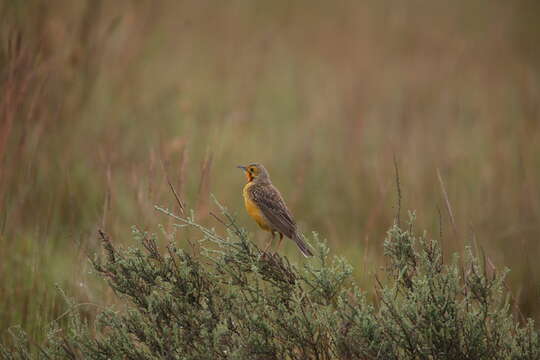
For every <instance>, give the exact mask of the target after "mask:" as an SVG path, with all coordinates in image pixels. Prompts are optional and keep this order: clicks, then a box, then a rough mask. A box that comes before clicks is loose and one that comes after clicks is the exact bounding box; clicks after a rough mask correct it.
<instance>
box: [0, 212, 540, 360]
mask: <svg viewBox="0 0 540 360" xmlns="http://www.w3.org/2000/svg"><path fill="white" fill-rule="evenodd" d="M160 210H161V211H163V212H165V213H166V214H168V215H170V216H173V217H174V218H175V219H176V220H177V221H178V224H177V226H179V227H180V226H190V227H194V228H196V229H198V230H200V232H201V233H202V234H203V236H202V240H201V241H200V242H199V243H197V244H192V245H193V247H192V248H193V251H183V250H181V249H179V248H177V246H176V241H175V240H174V234H170V233H165V232H164V236H163V239H164V240H160V239H158V237H157V236H155V235H151V234H148V233H146V232H143V231H140V230H139V229H137V228H134V230H133V234H134V237H135V239H136V240H137V241H138V243H139V244H140V246H139V247H134V248H129V249H126V250H122V249H118V248H116V247H115V246H114V245H113V243H112V242H111V241H110V239H109V238H108V237H107V236H106V235H105V234H101V235H102V239H103V246H104V249H105V256H103V257H102V258H101V259H100V258H96V259H94V260H93V265H94V269H95V271H96V272H97V273H98V274H99V275H100V276H101V277H103V278H104V279H105V280H106V281H107V282H108V284H109V285H110V287H111V288H112V289H114V291H115V293H116V294H117V295H118V296H119V297H120V298H121V299H123V300H124V303H125V307H123V308H122V309H113V308H110V309H107V310H105V311H103V312H102V313H101V315H100V316H99V317H98V319H97V320H96V321H95V322H94V323H92V324H88V323H86V322H85V321H83V320H81V318H80V317H79V316H78V314H77V311H73V312H72V313H71V315H70V321H69V325H68V326H67V327H64V328H63V329H60V328H53V329H51V330H50V332H49V340H48V342H47V343H46V344H44V345H41V346H36V345H35V344H29V341H28V340H27V339H26V338H25V336H24V334H23V333H22V332H14V337H15V341H14V345H12V346H10V347H9V348H8V347H3V348H1V350H0V355H1V357H2V358H3V359H26V358H31V357H37V358H41V359H193V360H195V359H197V360H199V359H200V360H202V359H297V360H301V359H317V360H323V359H399V360H401V359H539V358H540V342H539V338H538V332H537V331H536V330H535V328H534V325H533V323H532V321H529V322H527V323H525V324H521V325H520V324H519V323H518V322H517V321H515V320H514V319H513V318H512V315H511V312H510V310H509V301H508V296H507V294H506V292H505V290H504V284H503V280H504V275H505V272H502V273H493V274H488V273H487V272H486V270H485V268H484V266H483V264H482V261H480V260H479V259H478V258H477V257H475V256H474V255H473V253H472V252H471V251H469V252H468V257H467V258H466V259H463V261H461V260H460V259H458V258H457V256H456V257H454V258H453V259H452V261H451V262H450V263H445V262H444V261H443V255H442V253H441V249H440V246H439V244H438V243H437V241H434V240H428V239H427V238H426V236H425V234H420V235H418V234H416V233H415V231H414V229H413V222H414V218H413V217H412V216H411V219H410V222H409V224H408V226H407V227H406V228H405V229H403V228H400V227H399V226H397V225H394V226H393V227H392V228H391V229H390V230H389V231H388V235H387V238H386V240H385V242H384V250H385V255H386V257H387V259H388V261H387V262H388V264H387V272H386V276H385V278H384V279H381V280H380V281H379V280H377V282H378V291H377V299H378V301H376V305H373V304H370V302H369V301H368V300H367V299H366V297H365V294H364V291H363V290H362V289H360V288H359V287H358V286H356V285H355V284H354V282H353V279H352V278H351V272H352V268H351V266H350V265H349V264H348V263H347V262H346V261H344V260H343V259H342V258H339V257H330V256H329V250H328V248H327V246H326V245H325V243H324V242H322V241H319V240H318V237H317V235H316V234H314V235H313V237H312V242H313V244H314V248H315V250H316V256H315V257H314V258H313V259H308V260H306V261H305V262H304V263H303V264H301V265H296V264H291V263H289V261H288V259H287V258H286V257H283V256H281V255H279V254H273V253H265V252H263V251H261V250H260V249H259V248H258V247H257V246H256V245H255V244H254V243H253V242H251V241H250V239H249V238H248V236H247V233H246V232H245V231H244V230H243V229H241V228H239V227H238V226H237V225H236V224H235V223H234V221H233V219H232V217H231V216H230V215H228V214H227V212H226V211H224V212H223V215H224V220H222V221H223V224H224V225H225V226H226V229H227V230H226V232H227V233H226V235H219V234H218V233H217V232H216V231H214V230H213V229H208V228H205V227H203V226H200V225H198V224H197V223H196V222H195V221H194V219H193V218H192V217H191V218H181V217H178V216H176V215H174V214H172V213H170V212H169V211H167V210H164V209H160ZM161 242H166V243H167V245H166V246H165V245H164V246H159V244H160V243H161ZM160 248H163V250H162V251H160ZM73 305H75V304H73ZM36 347H37V351H35V352H34V351H32V350H31V349H32V348H36ZM30 354H35V355H30Z"/></svg>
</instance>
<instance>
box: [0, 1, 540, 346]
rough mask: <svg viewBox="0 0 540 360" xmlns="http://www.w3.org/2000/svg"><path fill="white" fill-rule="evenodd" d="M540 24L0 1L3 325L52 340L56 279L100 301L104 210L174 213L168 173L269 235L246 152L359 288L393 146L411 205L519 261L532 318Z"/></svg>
mask: <svg viewBox="0 0 540 360" xmlns="http://www.w3.org/2000/svg"><path fill="white" fill-rule="evenodd" d="M539 24H540V6H539V5H538V4H537V1H532V0H522V1H513V2H509V1H503V0H491V1H488V0H472V1H464V0H458V1H453V2H443V1H432V2H426V1H418V0H413V1H399V0H389V1H376V0H365V1H341V2H336V3H334V2H323V1H295V2H290V1H281V0H278V1H268V2H262V1H260V2H257V1H248V0H233V1H229V2H210V1H187V2H174V1H170V2H160V3H159V4H158V3H157V2H149V1H127V0H126V1H114V2H106V1H102V0H88V1H82V0H80V1H64V0H58V1H54V2H46V1H38V0H28V1H16V0H4V1H0V338H2V339H4V338H6V337H8V333H9V330H10V329H13V327H14V326H16V325H20V326H21V327H22V328H23V329H25V330H27V331H28V332H29V334H30V335H31V336H32V337H33V338H34V339H36V341H39V340H40V339H42V337H43V329H44V327H45V326H47V324H50V323H51V321H53V320H55V319H58V318H60V319H62V316H63V314H64V313H65V311H66V305H65V304H64V302H63V300H62V299H61V297H60V295H59V293H58V290H57V288H56V285H58V286H60V287H61V288H63V289H64V290H65V292H66V293H67V294H69V295H70V296H72V297H74V298H75V299H76V300H77V301H78V302H81V303H83V304H84V305H81V306H80V307H79V308H80V310H81V311H82V313H83V315H84V316H85V317H88V318H90V319H91V318H92V317H93V316H94V315H95V313H96V312H97V311H98V310H99V309H100V308H101V307H102V306H104V305H107V304H110V303H111V302H114V301H116V300H115V299H114V296H113V294H112V291H111V290H110V289H108V288H106V285H105V284H104V283H103V282H102V281H98V280H97V279H96V277H95V275H94V274H92V273H90V269H91V266H90V264H89V262H88V260H87V259H88V256H89V255H91V254H93V253H95V252H96V251H101V250H100V248H99V240H98V237H97V230H98V229H103V230H105V231H106V232H107V233H108V234H110V236H111V238H112V239H113V241H114V242H115V244H117V245H122V244H127V243H128V242H129V241H130V238H131V237H130V228H131V226H132V225H134V224H137V225H139V226H140V227H141V228H143V229H148V230H149V231H158V229H157V226H156V225H157V224H163V225H164V226H166V227H168V226H170V225H171V221H170V220H169V219H167V218H166V217H164V216H163V215H160V214H159V213H157V212H156V211H155V210H154V205H155V204H161V205H163V206H166V207H171V208H173V207H174V206H175V200H174V197H173V196H171V193H170V191H169V185H168V183H167V175H168V177H169V178H170V180H171V182H172V183H173V184H174V186H175V188H176V189H177V191H178V192H179V194H180V196H181V197H182V199H184V201H185V202H186V204H187V207H189V208H191V209H194V211H195V213H196V214H197V218H198V220H199V221H200V222H202V223H203V224H206V225H208V226H214V227H216V229H217V230H218V231H222V230H223V229H222V227H221V225H220V224H219V223H218V222H216V221H215V220H214V218H213V217H211V216H209V212H210V211H215V206H214V204H213V203H212V202H211V201H210V200H209V195H210V194H213V195H214V196H215V197H216V198H217V199H219V201H220V202H221V203H222V204H224V205H225V206H226V207H227V208H228V209H229V210H230V211H231V212H232V213H235V214H237V221H238V222H239V223H240V224H242V225H245V226H246V227H247V228H248V229H249V230H250V231H252V234H253V237H254V238H255V239H256V240H257V241H260V242H261V243H262V242H263V241H264V240H265V239H266V236H267V234H264V233H262V232H261V231H260V230H259V229H257V227H256V225H255V223H254V222H253V221H252V220H251V219H249V218H248V216H247V215H246V214H245V211H244V209H243V202H242V198H241V188H242V186H243V184H244V177H243V175H242V174H241V172H240V171H239V170H238V169H237V168H236V166H237V165H238V164H245V163H248V162H254V161H256V162H261V163H263V164H265V166H266V168H267V169H268V170H269V171H270V174H271V175H272V179H273V182H274V184H275V185H276V186H277V187H278V188H279V189H280V190H281V192H282V193H283V195H284V197H285V199H286V200H287V202H288V205H289V207H290V208H291V210H292V212H293V213H294V214H295V217H296V219H297V220H298V222H299V224H300V228H301V229H302V231H304V232H306V233H309V232H311V231H314V230H316V231H317V232H318V233H319V234H320V235H321V237H323V238H326V239H327V240H328V245H329V247H330V249H331V251H332V252H333V253H335V254H340V255H343V256H344V257H346V258H347V259H348V260H349V262H350V263H351V264H353V265H354V267H355V274H354V275H355V277H356V279H357V280H358V284H360V285H361V286H362V287H363V288H364V289H366V291H367V292H371V291H372V289H373V286H374V275H375V274H376V273H377V272H379V271H380V268H381V266H382V265H384V261H383V257H382V241H383V238H384V236H385V232H386V230H387V229H388V228H389V227H390V225H391V224H392V222H393V221H394V219H395V216H396V213H397V209H398V195H397V191H396V176H395V168H396V166H395V165H397V168H398V169H399V183H400V190H401V195H402V196H401V197H402V199H401V216H402V217H405V216H406V210H407V209H412V210H416V212H417V217H418V223H419V224H418V227H419V228H426V229H428V231H429V235H430V236H433V237H437V238H440V237H441V234H442V244H443V247H444V250H445V253H447V254H450V253H452V252H460V253H462V252H463V251H464V247H465V246H468V245H470V246H472V247H473V248H474V249H475V250H476V251H477V252H479V253H480V252H482V251H483V252H484V254H485V256H486V259H487V260H488V263H489V264H490V267H492V268H497V269H503V268H505V267H508V268H510V269H511V272H510V274H509V276H508V279H507V281H506V285H507V286H508V288H509V289H511V290H512V293H513V299H514V303H515V310H514V311H515V312H516V313H517V312H521V313H522V314H523V315H525V316H530V317H532V318H534V319H536V320H537V321H539V320H540V302H539V299H540V263H539V262H538V261H537V257H538V254H540V243H539V239H540V50H539V47H538V45H537V41H538V36H539V35H540V25H539ZM394 159H395V161H394ZM188 236H193V237H196V236H198V235H196V234H195V233H193V234H188ZM179 245H180V246H187V244H179ZM284 252H285V253H286V254H287V255H290V257H291V258H293V259H300V255H299V254H298V251H297V249H296V247H295V245H294V244H293V243H292V242H290V241H289V242H287V243H286V245H285V247H284ZM518 309H519V310H518Z"/></svg>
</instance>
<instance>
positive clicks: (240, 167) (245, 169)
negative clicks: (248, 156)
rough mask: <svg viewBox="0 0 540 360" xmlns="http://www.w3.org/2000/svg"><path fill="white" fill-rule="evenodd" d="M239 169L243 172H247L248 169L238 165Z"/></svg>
mask: <svg viewBox="0 0 540 360" xmlns="http://www.w3.org/2000/svg"><path fill="white" fill-rule="evenodd" d="M237 168H239V169H242V170H244V171H247V167H245V166H242V165H238V166H237Z"/></svg>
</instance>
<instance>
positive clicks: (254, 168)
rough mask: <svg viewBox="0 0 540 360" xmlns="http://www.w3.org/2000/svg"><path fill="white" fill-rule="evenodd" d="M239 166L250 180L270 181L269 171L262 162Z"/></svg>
mask: <svg viewBox="0 0 540 360" xmlns="http://www.w3.org/2000/svg"><path fill="white" fill-rule="evenodd" d="M238 168H240V169H242V170H244V173H245V174H246V178H247V180H248V182H251V181H256V182H262V181H270V176H269V175H268V171H266V169H265V168H264V166H262V165H261V164H249V165H246V166H243V165H240V166H238Z"/></svg>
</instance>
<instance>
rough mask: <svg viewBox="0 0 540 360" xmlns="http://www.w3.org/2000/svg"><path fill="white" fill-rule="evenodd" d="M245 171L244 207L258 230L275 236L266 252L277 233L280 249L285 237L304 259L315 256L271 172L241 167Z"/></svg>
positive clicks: (250, 166)
mask: <svg viewBox="0 0 540 360" xmlns="http://www.w3.org/2000/svg"><path fill="white" fill-rule="evenodd" d="M238 167H239V168H240V169H242V170H244V172H245V174H246V177H247V180H248V182H247V184H246V185H245V186H244V190H243V191H242V194H243V195H244V204H245V205H246V210H247V212H248V214H249V216H251V217H252V218H253V219H254V220H255V221H256V222H257V224H259V226H260V227H261V228H262V229H263V230H266V231H270V232H271V233H272V238H271V239H270V241H269V242H268V245H267V246H266V249H265V251H267V250H268V248H269V247H270V245H271V244H272V240H273V239H274V235H275V233H278V234H279V242H278V246H277V247H278V248H279V246H280V245H281V241H282V240H283V235H285V236H286V237H288V238H289V239H292V240H294V242H296V245H298V247H299V248H300V251H302V254H304V256H306V257H307V256H313V253H312V252H311V250H309V247H308V245H307V244H306V243H305V241H304V240H303V239H302V237H301V235H300V234H299V233H298V230H297V228H296V223H295V221H294V219H293V217H292V214H291V212H290V211H289V209H287V205H285V201H284V200H283V197H282V196H281V194H280V193H279V191H278V189H276V187H275V186H274V185H273V184H272V181H270V175H268V171H266V169H265V168H264V166H262V165H261V164H250V165H247V166H238Z"/></svg>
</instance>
